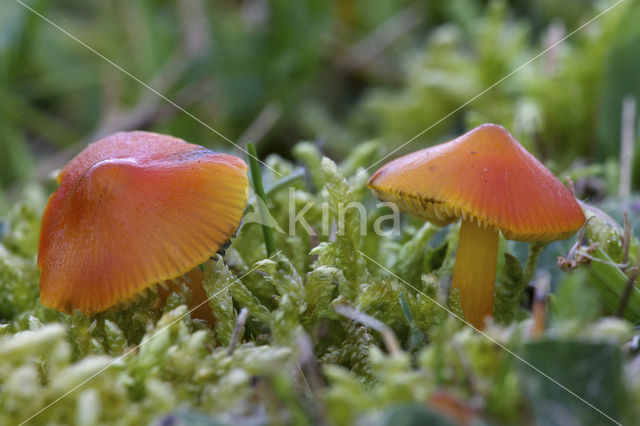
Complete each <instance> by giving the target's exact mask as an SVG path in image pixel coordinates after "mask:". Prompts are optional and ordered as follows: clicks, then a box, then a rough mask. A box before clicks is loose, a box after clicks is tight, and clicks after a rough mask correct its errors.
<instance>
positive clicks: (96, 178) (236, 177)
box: [38, 132, 249, 314]
mask: <svg viewBox="0 0 640 426" xmlns="http://www.w3.org/2000/svg"><path fill="white" fill-rule="evenodd" d="M58 182H59V184H60V186H59V187H58V189H57V190H56V191H55V192H54V193H53V195H51V197H50V198H49V201H48V202H47V206H46V208H45V211H44V215H43V218H42V228H41V232H40V241H39V246H38V268H39V269H40V272H41V275H40V300H41V301H42V304H43V305H45V306H48V307H50V308H53V309H56V310H59V311H63V312H67V313H70V312H72V311H73V310H75V309H79V310H80V311H82V312H83V313H85V314H93V313H98V312H102V311H105V310H107V309H108V308H110V307H112V306H114V305H117V304H120V303H121V302H125V301H128V300H131V299H132V298H134V297H135V296H136V295H138V294H139V293H141V292H143V291H144V290H145V289H147V288H150V287H153V286H154V284H156V283H160V282H162V281H164V280H168V279H172V278H175V277H179V276H182V275H184V274H186V273H187V272H189V271H190V270H191V269H192V268H194V267H196V266H197V265H199V264H201V263H203V262H205V261H206V260H207V259H208V258H209V257H210V256H211V255H212V254H214V253H216V251H218V250H219V249H220V248H221V247H223V245H224V244H225V243H226V242H227V241H228V240H229V238H230V237H231V236H232V235H233V234H234V232H236V230H237V228H238V226H239V224H240V222H241V220H242V216H243V213H244V210H245V208H246V206H247V199H248V195H249V181H248V178H247V165H246V164H245V163H244V161H242V160H241V159H239V158H237V157H234V156H231V155H226V154H220V153H216V152H213V151H210V150H208V149H206V148H203V147H201V146H198V145H193V144H190V143H187V142H185V141H183V140H181V139H177V138H174V137H171V136H165V135H160V134H155V133H148V132H130V133H124V132H123V133H116V134H114V135H111V136H108V137H106V138H104V139H101V140H99V141H98V142H95V143H93V144H91V145H89V146H88V147H87V148H86V149H85V150H84V151H83V152H81V153H80V154H78V156H76V157H75V158H74V159H73V160H71V161H70V162H69V164H67V165H66V166H65V167H64V168H63V169H62V171H61V172H60V174H59V175H58ZM202 294H204V293H202ZM205 300H206V299H205Z"/></svg>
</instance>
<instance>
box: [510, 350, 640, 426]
mask: <svg viewBox="0 0 640 426" xmlns="http://www.w3.org/2000/svg"><path fill="white" fill-rule="evenodd" d="M523 357H524V359H526V360H527V362H529V363H531V365H533V366H534V367H535V368H536V369H538V370H540V371H536V370H535V369H532V368H531V367H530V366H528V365H525V364H522V363H520V364H519V365H520V368H519V370H520V374H521V376H522V384H523V386H524V389H525V393H526V394H527V395H528V397H529V404H530V406H531V410H532V412H533V415H534V416H535V418H536V419H537V422H538V424H545V425H566V424H581V425H602V424H608V423H610V422H611V420H610V419H608V418H607V417H605V416H603V415H602V414H600V413H599V412H598V411H596V410H595V409H594V408H593V407H591V406H590V405H589V404H591V405H593V406H594V407H596V408H597V409H598V410H600V411H602V412H604V413H605V414H606V415H607V416H610V417H612V418H613V419H614V420H615V421H618V422H623V423H624V422H625V421H624V419H625V412H624V408H623V407H624V405H625V402H626V400H627V395H626V392H625V388H624V382H623V377H622V354H621V353H620V350H619V349H618V348H617V347H616V346H614V345H609V344H605V343H588V342H579V341H559V340H541V341H536V342H530V343H527V344H525V345H524V347H523ZM540 372H542V373H544V374H545V375H547V376H549V377H550V378H552V379H553V380H555V381H556V382H557V383H554V382H552V381H551V380H550V379H549V378H548V377H545V376H544V375H542V374H541V373H540ZM558 383H559V384H558ZM570 392H572V393H575V394H576V395H577V396H576V395H572V394H571V393H570ZM581 399H582V400H581ZM628 421H630V419H628Z"/></svg>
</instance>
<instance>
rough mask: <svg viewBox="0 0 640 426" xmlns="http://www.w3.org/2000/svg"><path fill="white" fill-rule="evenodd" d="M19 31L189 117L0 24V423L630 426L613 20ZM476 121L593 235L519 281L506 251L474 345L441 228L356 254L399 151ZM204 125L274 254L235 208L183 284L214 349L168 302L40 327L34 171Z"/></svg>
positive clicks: (639, 384)
mask: <svg viewBox="0 0 640 426" xmlns="http://www.w3.org/2000/svg"><path fill="white" fill-rule="evenodd" d="M25 4H26V5H28V6H29V7H32V8H33V9H34V10H36V11H38V12H39V13H41V14H42V15H43V16H46V17H47V18H49V19H51V21H52V22H54V23H56V24H58V25H60V26H61V27H63V28H64V29H65V30H67V31H69V33H70V34H73V35H74V36H76V37H77V38H78V40H81V41H82V42H83V43H86V44H87V45H88V46H90V47H91V48H93V49H95V50H96V51H97V52H99V53H100V54H102V55H104V56H105V57H106V58H108V59H110V60H112V61H113V62H114V63H116V64H117V65H118V66H120V67H122V69H124V70H126V71H127V72H128V73H130V74H131V75H133V76H135V77H136V78H138V79H139V80H140V81H143V82H148V84H150V85H151V86H152V87H153V88H154V89H156V90H158V91H159V92H160V93H162V94H163V95H166V97H167V98H169V99H171V100H173V101H175V103H176V104H177V105H180V106H181V107H183V108H185V109H186V110H187V111H188V112H189V114H191V115H189V114H186V113H185V112H184V111H180V110H179V109H176V108H174V106H172V105H171V104H169V103H167V102H166V100H163V99H162V98H160V97H158V96H157V95H156V94H154V93H153V92H150V91H149V90H148V89H147V88H145V87H144V86H143V85H141V84H140V82H137V81H135V80H134V79H132V78H131V75H127V74H126V73H123V72H122V71H121V70H118V69H117V68H115V67H114V66H113V65H112V64H110V63H108V62H105V60H104V59H102V58H100V57H99V56H97V55H96V54H95V52H91V51H90V50H87V48H86V47H83V46H82V45H81V44H79V43H78V42H77V41H74V40H73V39H72V38H70V37H69V35H65V34H64V33H63V32H61V31H59V30H58V29H56V28H54V27H52V26H51V25H50V24H49V23H47V22H46V21H44V20H43V19H42V18H41V17H39V16H38V15H36V14H34V13H33V12H31V11H29V10H28V9H26V8H25V7H24V6H21V4H20V3H17V2H3V3H2V4H0V24H1V25H0V28H2V30H0V57H1V59H0V182H2V184H3V188H4V190H3V191H2V192H1V193H0V212H2V215H1V216H0V217H1V219H0V238H1V243H0V424H3V425H4V424H7V425H11V424H19V423H20V422H22V421H25V420H27V419H29V422H28V424H36V425H37V424H145V423H146V424H148V423H151V424H164V423H165V422H176V423H177V424H247V425H249V424H337V425H343V424H344V425H347V424H381V425H384V424H392V423H398V422H400V423H403V422H404V423H406V424H413V423H411V422H415V423H417V422H427V421H429V422H432V423H434V424H443V425H444V424H470V423H472V422H476V423H478V424H482V423H485V424H539V423H540V424H569V423H571V422H574V423H576V424H607V423H614V424H615V423H616V422H618V423H623V424H627V423H632V422H633V419H636V418H638V416H640V412H638V410H640V408H639V407H640V404H639V402H640V368H638V365H639V360H640V358H638V356H639V355H638V354H639V352H640V344H639V343H638V342H639V341H640V339H639V337H638V336H639V335H640V334H639V331H638V321H640V289H638V287H637V285H636V281H635V277H636V274H637V271H638V269H637V268H638V266H639V265H640V257H639V256H640V252H639V247H640V246H639V244H638V240H637V239H636V237H635V236H634V234H633V230H632V226H631V224H633V222H634V220H635V219H636V217H637V215H638V209H637V205H636V204H637V199H636V197H635V192H634V191H635V190H637V189H638V188H639V187H640V176H638V175H633V174H632V175H631V178H630V186H631V189H632V192H631V195H628V194H625V193H624V192H623V194H622V195H620V194H619V189H618V188H619V180H620V176H621V175H622V176H625V173H623V172H626V171H628V170H622V169H621V168H620V167H619V165H618V164H619V161H620V158H619V157H618V152H619V149H620V148H619V141H620V138H621V132H622V130H621V127H622V128H624V126H621V121H622V118H621V116H622V115H623V113H622V109H623V107H622V105H623V104H624V103H625V101H624V99H633V98H634V97H635V99H638V98H639V97H640V85H639V84H640V83H638V79H637V78H635V76H636V75H637V70H638V69H639V68H640V64H639V63H638V61H640V58H639V57H638V55H636V54H634V52H635V46H637V43H638V42H640V27H638V26H637V25H634V24H633V23H634V22H637V21H638V19H639V18H640V7H639V6H638V5H637V4H636V3H634V2H631V1H623V2H621V3H620V4H618V5H617V6H615V7H614V8H613V9H611V10H610V11H608V12H607V13H604V14H603V15H602V16H601V17H599V18H598V19H596V20H595V21H593V22H592V23H589V24H588V25H587V26H586V27H584V28H583V29H581V30H579V31H577V32H576V33H575V34H572V31H573V30H575V29H578V28H580V26H581V25H583V24H586V23H588V22H589V20H590V19H591V18H593V17H595V16H597V15H598V14H599V13H600V12H603V11H604V10H605V8H606V7H607V6H611V5H613V4H614V3H611V4H609V5H607V4H603V3H602V2H590V3H586V5H585V2H577V1H568V2H560V3H559V2H550V1H541V2H536V3H535V5H533V4H530V3H528V2H520V1H512V2H500V1H490V2H485V1H480V0H454V1H448V2H429V4H422V3H419V2H418V3H414V2H409V1H404V0H374V1H371V0H369V1H360V0H353V1H340V2H327V1H323V0H311V1H306V2H287V1H284V0H282V1H281V0H276V1H272V2H263V1H259V0H249V1H243V2H238V3H235V2H225V1H221V0H219V1H218V0H217V1H213V2H204V1H200V0H181V1H177V2H166V1H161V0H140V1H136V2H129V1H124V0H122V1H120V0H118V1H113V2H101V1H97V0H92V1H85V2H73V1H64V2H51V1H48V0H35V1H31V2H25ZM569 34H572V35H571V36H570V37H569V38H568V39H566V40H565V41H562V43H560V44H559V45H558V46H557V47H555V48H554V49H549V48H550V47H551V46H552V45H553V44H554V43H555V42H559V41H561V40H563V37H564V36H566V35H569ZM545 49H549V50H548V51H547V52H546V53H545V54H544V55H542V56H541V57H539V58H537V59H535V60H534V61H532V62H531V63H529V64H527V65H526V66H524V67H521V68H520V66H521V65H522V64H525V63H527V61H528V60H530V59H532V58H535V57H536V55H537V54H538V53H540V52H542V51H545ZM516 70H517V72H514V73H513V75H510V73H511V72H512V71H516ZM505 76H509V77H508V78H506V79H503V77H505ZM496 83H498V84H496ZM494 84H495V85H494ZM487 88H491V89H490V90H489V91H487V92H486V93H483V91H484V90H485V89H487ZM479 94H481V96H477V97H476V95H479ZM626 103H627V105H629V101H627V102H626ZM193 117H197V118H198V119H199V120H202V122H199V121H198V120H194V118H193ZM483 122H495V123H499V124H502V125H504V126H505V127H507V128H508V129H509V130H510V131H511V132H512V133H513V135H514V136H515V137H516V138H518V139H519V140H520V141H521V142H522V143H523V145H524V146H525V147H526V148H527V149H529V150H530V151H531V152H532V153H534V154H535V155H536V156H537V157H538V158H540V159H541V160H542V161H543V162H545V164H547V165H548V166H549V167H550V168H551V169H552V170H553V171H554V172H556V173H557V174H558V175H559V176H561V177H562V178H563V179H566V178H570V179H571V180H572V182H573V185H574V190H575V193H576V196H577V197H578V198H579V199H582V200H585V203H584V208H585V211H586V214H587V217H593V218H592V219H590V220H589V222H588V224H587V225H586V227H585V229H584V231H583V232H582V233H581V235H580V236H577V237H576V236H574V237H573V238H571V239H569V240H567V241H564V242H559V243H553V244H550V245H549V246H547V247H546V248H545V249H544V252H542V254H541V255H540V256H539V258H538V259H539V261H538V262H537V263H535V262H533V261H529V262H527V252H528V250H530V251H531V252H532V253H535V254H536V256H537V253H538V251H539V249H540V248H541V247H536V246H531V247H528V246H527V245H526V244H523V243H515V242H511V241H506V240H502V239H501V241H500V249H499V250H500V251H499V256H498V257H499V264H498V278H497V282H496V294H495V306H494V315H493V316H494V324H492V325H490V326H489V327H488V328H487V329H486V330H484V331H483V332H482V333H479V332H477V331H474V330H472V329H471V328H469V327H467V326H466V325H465V324H464V323H463V322H462V321H461V319H462V318H463V313H462V311H461V309H460V304H459V296H458V294H457V293H456V292H455V291H449V282H450V277H451V274H452V268H453V262H454V259H455V252H456V243H457V240H458V235H457V234H458V232H459V229H458V226H456V225H452V226H449V227H446V228H442V229H441V228H438V227H436V226H434V225H431V224H428V223H427V224H425V223H422V222H419V221H417V220H415V219H413V218H409V217H403V218H402V224H401V226H400V227H399V232H398V233H395V234H394V233H393V232H386V233H380V232H376V227H379V226H380V224H383V225H385V226H389V225H390V224H391V221H390V220H385V216H386V217H388V215H389V210H388V209H386V208H382V207H379V206H377V202H376V200H375V199H373V197H372V196H371V194H370V193H369V191H368V190H367V188H366V182H367V179H368V177H369V176H370V174H371V173H372V172H373V171H374V170H375V169H376V168H377V167H378V166H379V164H377V165H376V166H373V167H371V166H372V165H374V164H375V163H376V161H378V160H380V159H381V158H383V156H384V155H386V154H387V153H390V152H392V151H393V150H394V149H395V148H397V147H399V146H401V145H402V144H403V143H404V142H406V141H408V140H411V139H412V138H414V137H415V136H416V135H420V136H419V137H417V138H416V139H415V140H413V141H412V142H411V143H410V144H408V145H407V146H406V147H405V148H403V150H404V151H401V152H406V151H410V150H411V151H412V150H415V149H418V148H420V147H424V146H427V145H432V144H435V143H438V142H441V141H444V140H446V139H450V138H451V137H453V136H455V135H458V134H461V133H463V132H464V131H466V130H468V129H470V128H471V127H473V126H475V125H477V124H480V123H483ZM203 123H206V124H205V125H203ZM207 126H211V127H213V128H215V129H216V130H217V131H219V132H220V133H221V134H223V135H226V137H229V138H231V140H233V141H235V140H239V141H241V142H242V143H243V144H244V142H246V141H247V140H252V141H254V142H256V143H257V147H258V153H259V154H260V158H261V159H263V160H264V163H265V164H266V165H267V166H268V167H263V168H262V170H261V173H262V176H261V177H262V180H263V181H264V193H265V196H264V197H265V205H266V207H267V209H268V214H269V215H270V216H271V218H272V220H273V223H272V231H271V232H272V236H273V239H274V241H273V243H274V244H273V245H274V246H275V250H276V251H275V253H274V254H273V255H268V254H267V249H266V247H265V244H264V241H265V236H264V233H263V232H264V229H263V227H262V226H261V225H260V223H258V222H264V220H258V218H260V217H261V215H263V216H262V217H264V213H265V211H264V210H263V211H259V202H260V199H261V197H258V198H256V196H255V195H252V198H251V201H250V207H249V209H248V211H247V214H246V217H245V222H244V224H243V225H242V227H241V229H240V230H239V232H238V234H237V237H236V238H234V239H232V244H231V246H230V247H229V248H228V249H226V252H225V253H224V255H220V254H218V255H215V256H214V257H213V258H212V259H211V260H209V261H208V262H206V263H205V264H204V265H202V268H203V271H204V276H205V289H206V291H207V294H208V295H209V296H210V297H211V299H210V301H209V305H210V307H211V309H212V311H213V315H214V317H215V319H216V322H215V324H214V325H213V326H210V325H208V324H207V323H204V322H202V321H200V320H197V319H193V318H191V316H190V315H189V312H188V309H187V307H186V305H187V304H188V302H189V301H190V297H191V294H190V290H189V289H188V288H187V287H186V286H184V287H183V288H181V289H179V290H177V291H175V292H173V293H172V294H171V295H170V296H169V297H168V298H167V300H166V302H165V303H160V302H159V300H158V296H157V295H156V293H153V292H152V293H150V294H148V295H147V296H145V298H143V299H142V300H140V301H137V302H135V303H131V304H130V305H128V306H126V307H122V308H121V309H114V310H112V311H109V312H106V313H103V314H99V315H95V316H90V317H89V316H84V315H82V314H80V313H76V314H73V315H66V314H62V313H59V312H56V311H53V310H51V309H48V308H45V307H43V306H42V305H41V304H40V302H39V298H38V291H39V289H38V270H37V267H36V261H35V259H36V255H37V245H38V234H39V224H40V217H41V214H42V211H43V208H44V204H45V202H46V197H47V195H48V194H49V193H50V192H51V191H52V190H53V189H54V188H55V183H54V182H53V180H52V179H51V177H52V176H53V174H52V172H53V170H55V169H57V168H59V167H61V166H62V165H63V164H64V163H65V162H66V161H67V160H68V159H70V158H71V157H72V156H73V155H74V154H75V153H77V152H78V151H79V150H80V149H82V148H83V147H84V146H85V145H86V143H87V142H89V141H92V140H95V139H97V138H99V137H100V136H102V135H105V134H109V133H112V132H114V131H117V130H129V129H133V128H141V129H147V130H152V131H157V132H162V133H168V134H171V135H173V136H177V137H181V138H183V139H185V140H188V141H190V142H194V143H199V144H203V145H206V146H210V147H216V149H218V150H225V151H231V150H232V149H234V148H233V146H232V145H230V144H229V143H228V141H225V140H224V138H221V137H220V136H219V135H216V134H215V133H212V132H211V129H208V128H207ZM627 127H628V126H627ZM631 127H632V128H633V127H635V126H634V125H633V124H631ZM425 130H426V131H425ZM423 131H424V132H423ZM637 139H638V136H637V135H636V136H635V141H637ZM304 140H312V142H300V141H304ZM235 153H236V154H237V155H244V154H241V153H240V151H237V152H235ZM398 154H399V152H395V153H393V156H394V157H395V156H397V155H398ZM623 157H624V156H623ZM637 158H638V156H637V155H635V156H634V157H633V158H632V160H633V161H632V162H631V166H638V165H637V164H635V163H637ZM245 160H247V158H246V157H245ZM247 162H248V161H247ZM624 167H628V166H624ZM254 170H255V169H254ZM633 170H640V167H633ZM258 178H260V176H258ZM352 202H358V203H362V204H363V205H364V206H365V207H366V209H365V211H364V213H366V214H362V212H361V211H359V210H358V209H355V208H351V209H345V206H347V205H348V204H349V203H352ZM303 210H305V214H304V221H302V220H296V216H297V214H298V213H300V212H301V211H303ZM623 212H626V213H627V215H628V218H629V219H630V222H629V223H627V224H625V221H624V219H623V216H622V213H623ZM278 229H281V230H283V232H278V231H277V230H278ZM323 229H327V230H328V231H327V232H322V230H323ZM378 229H379V228H378ZM363 231H364V232H363ZM389 231H390V230H389ZM558 256H561V259H559V260H558V259H557V258H558ZM532 258H535V256H532ZM532 276H533V279H532V280H531V283H529V281H530V280H529V278H531V277H532ZM245 308H246V311H245V310H244V309H245ZM246 312H248V316H246V315H247V313H246ZM40 409H42V411H41V412H39V411H38V410H40ZM32 416H33V417H32Z"/></svg>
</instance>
